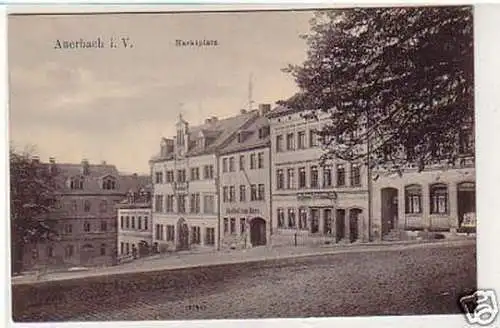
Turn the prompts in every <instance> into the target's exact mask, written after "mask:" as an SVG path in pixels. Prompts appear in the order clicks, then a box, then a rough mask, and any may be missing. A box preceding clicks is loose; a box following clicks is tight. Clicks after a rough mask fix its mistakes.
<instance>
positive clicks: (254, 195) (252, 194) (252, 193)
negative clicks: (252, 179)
mask: <svg viewBox="0 0 500 328" xmlns="http://www.w3.org/2000/svg"><path fill="white" fill-rule="evenodd" d="M250 200H251V201H255V200H257V185H254V184H253V185H250Z"/></svg>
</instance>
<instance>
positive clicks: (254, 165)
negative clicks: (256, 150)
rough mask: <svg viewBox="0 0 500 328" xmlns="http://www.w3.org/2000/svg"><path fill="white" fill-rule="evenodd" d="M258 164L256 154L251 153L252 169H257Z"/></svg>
mask: <svg viewBox="0 0 500 328" xmlns="http://www.w3.org/2000/svg"><path fill="white" fill-rule="evenodd" d="M256 166H257V163H256V158H255V154H250V170H253V169H255V167H256Z"/></svg>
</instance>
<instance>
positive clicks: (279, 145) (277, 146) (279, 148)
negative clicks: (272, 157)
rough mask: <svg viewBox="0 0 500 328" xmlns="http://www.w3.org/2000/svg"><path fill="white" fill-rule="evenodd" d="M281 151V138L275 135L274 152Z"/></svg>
mask: <svg viewBox="0 0 500 328" xmlns="http://www.w3.org/2000/svg"><path fill="white" fill-rule="evenodd" d="M282 151H283V136H282V135H281V134H280V135H277V136H276V152H278V153H279V152H282Z"/></svg>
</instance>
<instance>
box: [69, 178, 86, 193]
mask: <svg viewBox="0 0 500 328" xmlns="http://www.w3.org/2000/svg"><path fill="white" fill-rule="evenodd" d="M69 187H70V188H71V189H74V190H81V189H83V178H82V177H73V178H71V179H70V181H69Z"/></svg>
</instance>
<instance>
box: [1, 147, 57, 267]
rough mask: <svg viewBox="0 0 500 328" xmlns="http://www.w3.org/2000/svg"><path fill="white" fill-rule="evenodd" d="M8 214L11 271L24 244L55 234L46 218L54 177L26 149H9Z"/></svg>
mask: <svg viewBox="0 0 500 328" xmlns="http://www.w3.org/2000/svg"><path fill="white" fill-rule="evenodd" d="M9 155H10V156H9V157H10V217H11V222H10V224H11V253H12V260H13V262H12V269H13V272H19V271H20V270H21V266H22V256H23V252H24V246H25V245H27V244H32V243H38V242H40V241H44V240H48V239H52V238H53V237H54V236H55V235H57V233H56V231H55V230H54V229H53V227H52V225H51V222H52V221H51V220H50V214H51V213H52V211H53V210H54V207H55V202H56V201H57V195H56V184H55V179H54V176H53V175H52V173H51V172H50V170H49V169H48V167H47V166H46V165H43V164H40V163H39V161H37V160H34V159H33V158H32V156H31V154H30V153H29V152H18V151H16V150H14V149H12V148H11V149H10V152H9Z"/></svg>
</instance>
